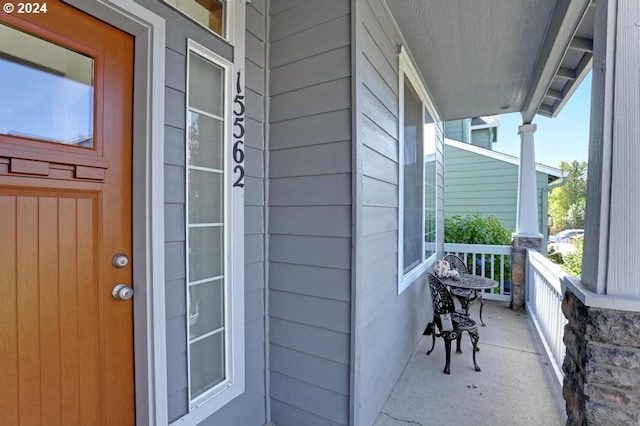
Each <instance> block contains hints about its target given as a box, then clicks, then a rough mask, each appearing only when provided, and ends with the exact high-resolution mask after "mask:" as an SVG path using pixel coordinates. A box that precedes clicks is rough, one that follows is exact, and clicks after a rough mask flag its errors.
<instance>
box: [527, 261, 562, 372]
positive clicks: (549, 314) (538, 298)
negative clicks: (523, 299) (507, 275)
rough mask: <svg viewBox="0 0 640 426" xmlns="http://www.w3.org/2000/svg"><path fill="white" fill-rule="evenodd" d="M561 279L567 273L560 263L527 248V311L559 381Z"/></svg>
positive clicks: (560, 362) (560, 365)
mask: <svg viewBox="0 0 640 426" xmlns="http://www.w3.org/2000/svg"><path fill="white" fill-rule="evenodd" d="M564 279H567V275H566V274H565V273H564V271H563V270H562V268H560V266H558V265H555V264H553V263H552V262H551V261H550V260H549V259H547V258H546V257H544V256H543V255H542V254H540V253H539V252H537V251H535V250H527V284H526V287H527V311H528V312H529V314H530V315H531V318H532V319H533V323H534V324H535V327H536V329H537V331H538V335H539V336H540V340H541V342H542V345H543V346H544V349H545V351H546V352H547V357H548V358H549V359H550V360H551V365H552V366H553V369H554V371H555V374H556V378H557V379H558V380H559V382H560V384H562V379H563V377H564V374H563V373H562V363H563V362H564V355H565V350H566V348H565V345H564V342H563V340H562V338H563V336H564V326H565V324H566V323H567V319H566V318H565V316H564V314H563V313H562V297H563V290H562V284H561V283H562V281H563V280H564Z"/></svg>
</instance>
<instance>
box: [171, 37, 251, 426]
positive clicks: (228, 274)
mask: <svg viewBox="0 0 640 426" xmlns="http://www.w3.org/2000/svg"><path fill="white" fill-rule="evenodd" d="M191 52H193V53H195V54H197V55H199V56H201V57H203V58H205V59H207V60H209V61H211V62H212V63H215V64H216V65H218V66H220V67H222V69H223V70H224V76H225V85H224V88H225V95H224V115H225V123H224V143H225V152H224V164H225V168H226V170H227V171H226V172H225V174H224V199H225V201H226V202H227V205H226V206H225V212H224V215H225V217H224V224H225V226H224V236H225V239H226V241H227V242H228V243H227V244H226V247H225V255H224V265H225V279H224V282H225V289H224V291H225V307H224V310H225V343H226V344H225V377H226V379H225V380H224V381H223V382H221V383H220V384H218V385H217V386H215V387H214V388H213V389H211V390H209V391H207V392H206V393H204V394H203V395H201V396H199V397H197V398H195V399H194V400H193V401H191V400H190V398H191V397H190V395H189V396H188V398H189V400H190V402H189V405H188V410H189V412H188V413H187V414H186V415H184V416H183V417H181V418H180V419H178V420H176V421H175V422H173V423H172V425H195V424H198V423H200V422H201V421H203V420H204V419H206V418H207V417H209V416H211V415H212V414H213V413H215V412H216V411H217V410H219V409H220V408H221V407H223V406H224V405H226V404H227V403H229V402H230V401H232V400H233V399H235V398H237V397H238V396H239V395H241V394H242V393H244V390H245V353H244V349H245V348H244V346H245V345H244V190H243V189H242V188H238V187H232V184H233V180H234V178H235V177H234V174H233V170H234V166H235V165H236V164H235V163H234V162H233V161H234V160H233V156H232V146H233V143H235V141H237V140H238V139H237V138H233V140H232V134H233V118H232V117H233V99H234V95H235V91H234V90H235V86H236V85H235V82H236V80H235V78H236V72H237V71H238V70H239V67H236V66H234V64H233V63H231V62H229V61H227V60H226V59H224V58H223V57H221V56H219V55H217V54H215V53H214V52H212V51H210V50H209V49H207V48H206V47H204V46H202V45H201V44H198V43H197V42H195V41H193V40H188V45H187V55H189V54H190V53H191ZM188 63H189V62H188V61H187V64H188ZM243 64H244V62H243ZM188 68H189V66H187V86H186V91H187V96H186V98H187V99H186V104H185V106H186V114H188V108H189V99H188V91H189V81H188V79H189V69H188ZM241 87H242V88H244V81H241ZM186 114H185V123H186V122H187V121H186V120H187V116H186ZM186 139H187V138H186V137H185V142H186ZM185 174H186V177H185V188H187V189H188V167H187V165H185ZM185 198H186V199H185V209H186V210H185V211H188V196H185ZM185 223H186V220H185ZM188 243H189V234H188V229H186V241H185V246H186V247H187V248H188ZM185 267H186V272H187V277H188V273H189V270H188V268H189V266H188V258H187V259H186V261H185ZM187 286H188V284H187ZM186 335H187V336H188V335H189V334H188V324H187V334H186ZM188 353H189V343H188V342H187V354H188ZM187 380H188V382H189V383H190V373H189V371H187Z"/></svg>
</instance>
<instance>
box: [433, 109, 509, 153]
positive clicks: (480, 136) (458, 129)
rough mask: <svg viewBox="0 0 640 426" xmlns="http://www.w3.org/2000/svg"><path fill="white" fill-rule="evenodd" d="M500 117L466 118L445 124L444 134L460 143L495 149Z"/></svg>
mask: <svg viewBox="0 0 640 426" xmlns="http://www.w3.org/2000/svg"><path fill="white" fill-rule="evenodd" d="M499 127H500V117H499V116H497V115H491V116H488V117H475V118H464V119H461V120H450V121H445V122H444V134H445V136H446V137H447V138H451V139H455V140H457V141H460V142H465V143H470V144H473V145H476V146H479V147H482V148H486V149H493V144H494V143H496V142H498V128H499Z"/></svg>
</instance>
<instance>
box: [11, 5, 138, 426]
mask: <svg viewBox="0 0 640 426" xmlns="http://www.w3.org/2000/svg"><path fill="white" fill-rule="evenodd" d="M15 4H16V5H17V3H15ZM35 4H36V3H33V5H35ZM32 7H33V6H32ZM5 10H6V9H5ZM132 73H133V39H132V37H131V36H129V35H127V34H125V33H122V32H121V31H119V30H117V29H115V28H113V27H111V26H109V25H106V24H104V23H103V22H101V21H98V20H96V19H94V18H91V17H89V16H87V15H85V14H83V13H81V12H79V11H77V10H76V9H74V8H72V7H70V6H67V5H64V4H62V3H59V2H54V1H48V2H46V11H43V10H40V13H34V10H33V8H31V13H23V14H18V13H17V10H16V11H14V13H11V14H7V13H0V239H1V243H0V384H1V385H0V425H39V424H43V425H118V426H123V425H131V424H134V417H135V416H134V414H135V412H134V386H133V327H132V306H133V303H132V302H133V301H132V299H129V300H123V299H116V298H114V296H113V295H112V290H113V288H114V287H115V286H116V285H117V284H119V283H123V284H126V285H127V286H131V285H132V267H131V264H132V263H131V260H132V259H131V256H132V253H131V251H132V243H131V134H132V124H131V122H132V85H133V83H132V75H133V74H132ZM118 253H121V254H123V255H125V256H127V258H128V259H129V263H128V264H127V265H124V266H122V265H120V266H121V267H120V266H117V265H114V264H113V262H112V259H113V257H114V255H116V254H118Z"/></svg>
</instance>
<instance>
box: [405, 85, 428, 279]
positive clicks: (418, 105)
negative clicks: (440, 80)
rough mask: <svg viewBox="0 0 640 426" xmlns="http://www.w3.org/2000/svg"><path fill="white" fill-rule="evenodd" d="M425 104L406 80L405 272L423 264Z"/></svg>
mask: <svg viewBox="0 0 640 426" xmlns="http://www.w3.org/2000/svg"><path fill="white" fill-rule="evenodd" d="M422 131H423V128H422V101H421V100H420V98H419V97H418V94H417V93H416V91H415V90H414V89H413V87H412V86H411V82H409V80H408V79H406V78H405V80H404V164H403V175H404V176H403V178H404V193H403V195H404V205H403V206H402V207H403V227H404V231H403V243H402V244H403V249H404V257H403V259H404V265H403V271H404V273H407V272H409V271H410V270H411V269H413V268H414V267H415V266H417V265H418V264H420V262H421V261H422V253H421V251H422V239H423V235H422V230H423V224H422V209H423V208H424V207H423V201H422V188H423V185H424V179H423V173H424V159H423V158H424V153H423V145H422V137H423V135H422Z"/></svg>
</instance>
